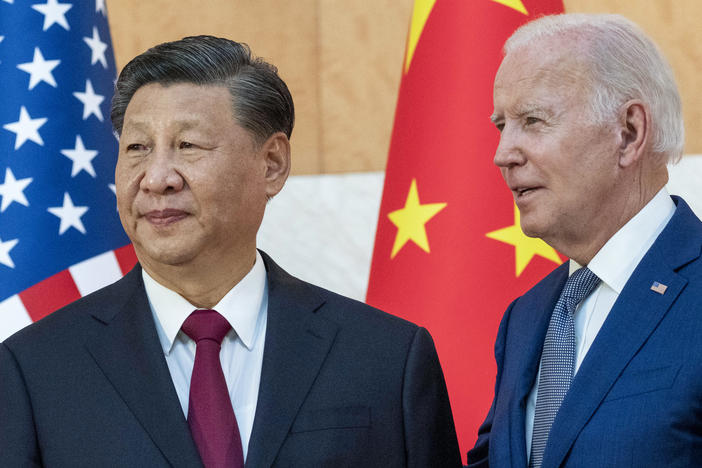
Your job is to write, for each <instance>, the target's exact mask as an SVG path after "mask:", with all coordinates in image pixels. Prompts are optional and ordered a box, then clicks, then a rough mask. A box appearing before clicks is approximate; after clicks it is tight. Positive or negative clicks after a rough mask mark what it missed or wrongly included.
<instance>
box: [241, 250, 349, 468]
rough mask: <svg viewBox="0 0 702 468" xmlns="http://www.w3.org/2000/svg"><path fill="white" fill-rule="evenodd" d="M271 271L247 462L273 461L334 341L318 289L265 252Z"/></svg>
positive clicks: (264, 463) (332, 327)
mask: <svg viewBox="0 0 702 468" xmlns="http://www.w3.org/2000/svg"><path fill="white" fill-rule="evenodd" d="M261 255H262V256H263V258H264V261H265V264H266V268H267V270H268V327H267V329H266V343H265V348H264V351H263V367H262V369H261V384H260V387H259V388H260V390H259V396H258V403H257V406H256V416H255V418H254V424H253V429H252V433H251V441H250V442H249V452H248V455H247V460H246V466H271V465H272V464H273V462H274V461H275V458H276V456H277V454H278V452H279V450H280V448H281V446H282V444H283V441H284V440H285V437H286V436H287V434H288V431H289V430H290V427H291V425H292V422H293V420H294V419H295V416H296V415H297V412H298V410H299V408H300V406H301V405H302V403H303V401H304V399H305V397H306V395H307V393H308V391H309V389H310V387H311V386H312V383H313V382H314V380H315V378H316V376H317V374H318V373H319V370H320V368H321V366H322V363H323V362H324V360H325V358H326V356H327V354H328V353H329V350H330V348H331V346H332V343H333V341H334V338H335V336H336V333H337V329H338V328H337V325H336V324H334V323H332V322H329V321H327V320H325V319H323V318H321V317H319V316H317V315H316V314H315V313H314V312H315V311H316V310H317V309H318V308H319V307H321V306H322V305H323V304H324V299H323V298H322V297H320V295H319V293H318V292H317V291H316V290H315V289H312V288H309V287H308V286H306V285H305V284H304V283H302V282H301V281H299V280H297V279H295V278H293V277H292V276H290V275H288V274H287V273H285V272H284V271H283V270H282V269H280V267H278V266H277V265H276V264H275V263H274V262H273V261H272V260H271V259H270V258H269V257H268V256H267V255H265V254H264V253H263V252H261Z"/></svg>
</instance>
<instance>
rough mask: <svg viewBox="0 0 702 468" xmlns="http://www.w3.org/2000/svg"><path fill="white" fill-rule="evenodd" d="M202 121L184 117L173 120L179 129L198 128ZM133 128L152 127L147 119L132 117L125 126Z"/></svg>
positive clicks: (144, 128)
mask: <svg viewBox="0 0 702 468" xmlns="http://www.w3.org/2000/svg"><path fill="white" fill-rule="evenodd" d="M199 123H200V121H199V120H197V119H188V118H186V119H182V120H177V121H174V122H172V125H175V126H176V127H177V128H178V129H179V130H190V129H192V128H196V127H197V126H198V124H199ZM127 127H130V128H133V129H135V130H142V131H145V130H148V129H150V128H151V125H150V123H149V121H148V120H147V119H143V120H142V119H138V118H137V119H130V120H127V121H125V122H124V125H123V128H127Z"/></svg>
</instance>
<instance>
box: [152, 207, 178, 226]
mask: <svg viewBox="0 0 702 468" xmlns="http://www.w3.org/2000/svg"><path fill="white" fill-rule="evenodd" d="M186 216H188V213H186V212H185V211H182V210H177V209H170V208H167V209H165V210H152V211H149V212H148V213H146V214H145V215H144V217H145V218H146V219H147V221H149V223H151V224H154V225H157V226H166V225H168V224H173V223H176V222H178V221H180V220H181V219H183V218H185V217H186Z"/></svg>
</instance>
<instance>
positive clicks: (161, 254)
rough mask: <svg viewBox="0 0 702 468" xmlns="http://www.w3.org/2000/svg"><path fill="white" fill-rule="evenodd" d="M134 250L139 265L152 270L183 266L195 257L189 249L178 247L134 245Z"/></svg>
mask: <svg viewBox="0 0 702 468" xmlns="http://www.w3.org/2000/svg"><path fill="white" fill-rule="evenodd" d="M134 250H135V252H136V254H137V258H138V259H139V262H140V263H142V264H147V265H150V266H152V267H154V268H158V267H159V266H164V267H167V266H170V267H177V266H184V265H187V264H188V263H190V262H192V260H193V258H194V257H195V255H193V253H192V252H191V250H190V249H185V248H183V247H178V246H158V245H156V246H155V245H148V246H144V245H141V246H137V244H136V243H135V244H134Z"/></svg>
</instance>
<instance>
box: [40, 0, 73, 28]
mask: <svg viewBox="0 0 702 468" xmlns="http://www.w3.org/2000/svg"><path fill="white" fill-rule="evenodd" d="M72 7H73V4H71V3H59V2H58V0H46V3H37V4H34V5H32V8H33V9H35V10H36V11H38V12H39V13H41V14H42V15H44V31H46V30H47V29H49V28H50V27H51V26H52V25H53V24H54V23H56V24H58V25H59V26H62V27H63V29H65V30H66V31H69V30H70V29H71V28H70V26H68V21H66V12H67V11H68V10H70V9H71V8H72Z"/></svg>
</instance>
